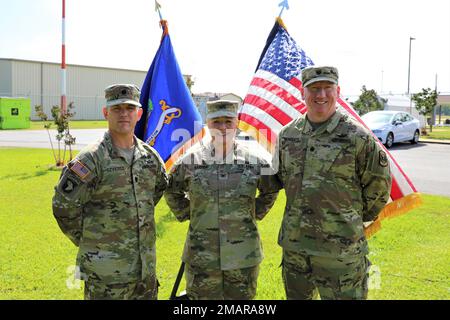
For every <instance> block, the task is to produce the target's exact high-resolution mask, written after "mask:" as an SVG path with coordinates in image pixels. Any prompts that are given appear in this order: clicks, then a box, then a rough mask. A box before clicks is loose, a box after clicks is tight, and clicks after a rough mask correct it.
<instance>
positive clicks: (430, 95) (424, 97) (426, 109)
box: [411, 88, 438, 132]
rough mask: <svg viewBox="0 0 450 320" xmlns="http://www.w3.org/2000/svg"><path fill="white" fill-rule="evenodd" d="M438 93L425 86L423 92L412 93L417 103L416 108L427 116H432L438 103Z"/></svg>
mask: <svg viewBox="0 0 450 320" xmlns="http://www.w3.org/2000/svg"><path fill="white" fill-rule="evenodd" d="M437 96H438V93H437V92H436V90H431V88H426V89H425V88H423V89H422V92H419V93H415V94H413V95H412V97H411V100H412V101H414V102H415V103H416V109H417V111H419V113H420V114H421V115H424V116H425V118H427V117H430V118H431V115H432V113H433V108H434V106H436V104H437ZM430 132H433V123H432V122H431V121H430Z"/></svg>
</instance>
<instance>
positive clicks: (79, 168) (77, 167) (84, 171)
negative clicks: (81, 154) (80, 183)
mask: <svg viewBox="0 0 450 320" xmlns="http://www.w3.org/2000/svg"><path fill="white" fill-rule="evenodd" d="M70 170H71V171H72V172H74V173H75V174H76V175H77V176H79V177H80V179H81V180H84V178H86V177H87V176H88V175H89V174H90V173H91V171H90V170H89V169H88V168H87V167H86V166H85V165H84V164H83V163H81V162H80V161H79V160H77V161H76V162H75V163H74V164H73V165H72V166H71V167H70Z"/></svg>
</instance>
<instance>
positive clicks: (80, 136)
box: [0, 129, 106, 150]
mask: <svg viewBox="0 0 450 320" xmlns="http://www.w3.org/2000/svg"><path fill="white" fill-rule="evenodd" d="M105 131H106V129H89V130H86V129H72V130H71V131H70V133H71V134H72V135H73V136H74V137H75V138H76V140H75V142H76V144H75V145H74V146H73V149H74V150H81V149H82V148H84V147H85V146H87V145H88V144H89V143H91V142H94V141H96V140H98V139H100V138H101V137H103V134H104V132H105ZM56 134H57V131H56V130H50V136H51V138H52V142H53V146H55V147H56V146H57V141H56V138H55V137H56ZM0 146H3V147H24V148H44V149H50V148H51V144H50V140H49V137H48V134H47V130H0Z"/></svg>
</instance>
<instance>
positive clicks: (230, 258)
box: [165, 142, 281, 270]
mask: <svg viewBox="0 0 450 320" xmlns="http://www.w3.org/2000/svg"><path fill="white" fill-rule="evenodd" d="M234 150H235V151H234V153H233V152H231V153H230V154H229V156H230V157H231V158H232V159H230V157H229V158H228V160H226V161H225V163H217V162H216V161H214V160H212V157H211V154H213V153H214V151H213V146H212V144H211V143H209V144H206V145H199V146H194V147H193V148H192V149H190V150H189V151H188V153H187V154H185V155H184V156H183V157H182V158H180V159H179V161H177V163H176V164H175V165H174V167H173V168H172V170H171V173H170V174H169V186H168V188H167V191H166V193H165V198H166V201H167V204H168V205H169V207H170V208H171V209H172V212H173V213H174V214H175V216H176V217H177V219H178V220H179V221H185V220H188V219H190V224H189V230H188V233H187V238H186V242H185V246H184V252H183V257H182V260H183V261H184V262H186V263H187V264H189V265H191V266H193V267H199V268H204V269H213V270H232V269H241V268H247V267H251V266H255V265H257V264H259V263H260V262H261V260H262V259H263V252H262V247H261V242H260V236H259V233H258V228H257V225H256V219H259V220H260V219H262V218H263V217H264V216H265V215H266V214H267V212H268V211H269V210H270V208H271V207H272V205H273V203H274V202H275V200H276V197H277V195H278V190H279V189H280V188H281V185H280V184H279V182H278V179H277V178H276V176H274V175H273V172H271V173H272V175H267V174H266V172H265V171H266V170H264V169H269V168H270V165H269V164H268V163H267V162H266V161H264V160H263V159H262V158H260V157H257V156H255V155H250V153H249V151H248V149H247V148H245V147H244V146H242V145H240V144H239V143H237V142H236V143H235V149H234ZM246 159H247V163H246ZM267 171H269V170H267ZM257 190H259V196H258V197H257V198H256V191H257Z"/></svg>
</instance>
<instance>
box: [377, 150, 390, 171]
mask: <svg viewBox="0 0 450 320" xmlns="http://www.w3.org/2000/svg"><path fill="white" fill-rule="evenodd" d="M378 157H379V161H380V166H382V167H387V165H388V164H389V162H388V158H387V155H386V152H384V151H383V150H380V152H379V154H378Z"/></svg>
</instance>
